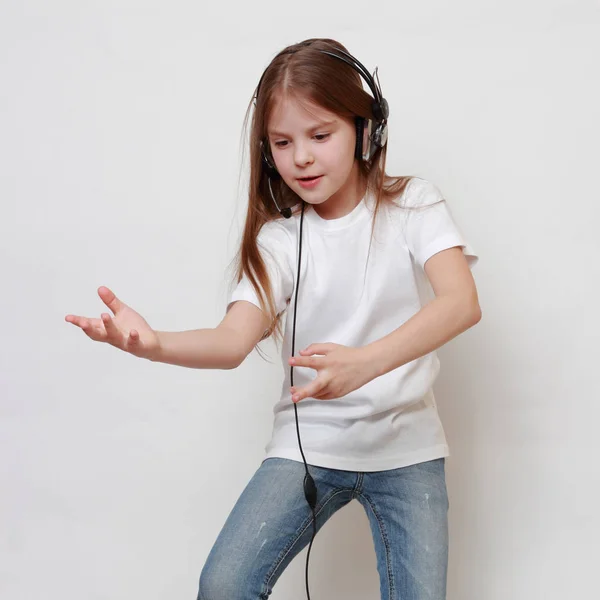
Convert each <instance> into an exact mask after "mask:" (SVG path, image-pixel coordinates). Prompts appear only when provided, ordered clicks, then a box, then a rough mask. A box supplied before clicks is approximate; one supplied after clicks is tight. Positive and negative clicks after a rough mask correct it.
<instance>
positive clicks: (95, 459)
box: [0, 0, 600, 600]
mask: <svg viewBox="0 0 600 600" xmlns="http://www.w3.org/2000/svg"><path fill="white" fill-rule="evenodd" d="M308 37H332V38H335V39H338V40H339V41H341V42H342V43H343V44H345V45H346V46H347V48H348V49H349V51H350V52H351V53H353V54H355V55H356V56H357V57H358V58H359V60H361V62H363V63H364V64H365V65H366V66H367V68H369V70H370V71H371V72H372V71H373V70H374V68H375V66H378V67H379V76H380V81H381V86H382V89H383V92H384V95H385V97H386V98H387V99H388V101H389V103H390V110H391V114H390V138H389V153H388V166H387V170H388V172H389V173H391V174H412V175H418V176H420V177H424V178H426V179H428V180H430V181H432V182H433V183H435V184H436V185H437V186H438V187H439V188H440V189H441V190H442V191H443V192H444V194H445V195H446V198H447V199H448V202H449V203H450V205H451V208H452V211H453V214H454V216H455V218H456V220H457V222H458V223H459V226H460V228H461V229H462V230H463V231H464V233H465V234H466V236H467V238H468V239H469V241H470V242H471V244H472V245H473V247H474V248H475V249H476V250H477V252H478V253H479V255H480V262H479V264H478V265H477V267H476V269H475V271H474V275H475V277H476V281H477V284H478V289H479V294H480V301H481V306H482V309H483V319H482V321H481V322H480V323H479V324H478V325H477V326H476V327H475V328H473V329H471V330H469V331H467V332H466V333H464V334H463V335H462V336H459V337H458V338H456V339H455V340H453V341H451V342H450V343H448V344H447V345H446V346H445V347H443V348H442V349H441V350H440V351H439V355H440V359H441V363H442V370H441V374H440V377H439V379H438V381H437V383H436V387H435V391H436V398H437V401H438V405H439V410H440V414H441V417H442V421H443V423H444V427H445V430H446V434H447V437H448V441H449V443H450V449H451V453H452V454H451V456H450V457H449V458H448V459H447V464H446V467H447V482H448V489H449V496H450V513H449V518H450V537H451V546H450V565H449V576H448V599H449V600H481V599H483V598H485V599H486V600H505V599H507V598H510V599H511V600H559V599H560V600H562V599H563V598H584V597H585V598H591V597H592V596H593V595H594V594H596V593H597V589H598V584H597V582H596V573H595V568H596V563H597V560H598V557H599V556H600V548H599V546H600V543H599V542H598V540H599V539H600V517H599V516H598V512H597V511H596V504H597V500H598V492H599V491H600V474H599V469H598V465H597V458H598V453H599V451H600V443H599V441H598V436H597V431H598V422H599V420H600V408H599V401H600V383H599V374H598V367H597V362H598V340H599V338H600V336H599V329H600V328H599V324H600V323H599V317H598V308H597V306H598V281H599V275H600V272H599V267H598V257H599V255H600V243H599V236H598V221H599V217H600V209H599V201H600V194H599V191H598V182H597V172H598V165H599V163H600V160H599V159H600V156H599V150H598V139H599V134H600V118H599V114H598V106H600V89H599V82H598V81H599V80H598V56H599V55H600V6H599V5H598V2H592V1H591V0H590V1H573V0H569V1H567V0H562V1H558V0H547V1H544V2H543V1H541V0H538V1H523V0H520V1H518V2H517V1H514V0H513V1H511V2H482V1H481V0H479V1H475V0H470V1H468V0H456V1H455V2H442V1H440V0H435V1H428V2H403V1H398V0H395V1H389V0H388V1H384V2H377V3H374V4H373V3H372V4H369V3H362V2H350V1H348V0H337V1H331V2H327V3H323V2H315V1H314V0H306V1H304V2H301V3H284V2H277V1H273V2H247V3H245V2H235V3H234V2H219V3H211V4H209V5H203V4H202V3H199V2H169V3H167V2H155V1H153V2H148V1H145V2H134V1H132V0H119V1H118V2H116V1H114V0H113V1H108V2H107V1H103V2H100V1H95V2H85V3H82V2H75V1H74V0H72V1H70V2H67V1H66V0H60V1H59V0H57V1H55V2H52V3H45V2H32V1H27V2H17V1H8V0H4V1H3V2H2V4H1V5H0V81H1V84H0V85H1V88H0V89H1V92H0V130H1V131H0V201H1V208H2V210H1V218H0V260H1V271H0V274H1V279H0V286H1V293H0V310H1V322H2V328H1V329H2V333H1V339H2V343H1V344H0V361H1V362H0V386H1V387H0V411H1V413H0V443H1V449H0V450H1V451H0V469H1V492H0V531H1V532H2V534H1V535H0V596H1V597H2V598H3V600H30V599H31V598H45V599H52V600H54V599H56V600H79V599H80V598H86V599H88V600H100V599H102V600H104V599H110V600H125V599H127V600H129V599H131V598H144V599H145V600H163V599H164V600H167V599H168V600H173V599H175V598H178V599H184V598H187V599H191V598H195V597H196V593H197V582H198V576H199V574H200V571H201V568H202V565H203V563H204V560H205V558H206V556H207V555H208V552H209V551H210V548H211V546H212V544H213V542H214V540H215V538H216V536H217V534H218V532H219V531H220V529H221V527H222V525H223V523H224V521H225V518H226V517H227V515H228V513H229V511H230V510H231V508H232V506H233V504H234V502H235V501H236V500H237V498H238V496H239V494H240V493H241V491H242V489H243V488H244V487H245V485H246V483H247V481H248V480H249V478H250V477H251V476H252V475H253V473H254V472H255V470H256V469H257V468H258V466H259V464H260V461H261V460H262V456H263V451H264V446H265V444H266V443H267V441H268V439H269V436H270V433H271V425H272V406H273V404H274V402H275V401H276V398H277V394H278V391H279V388H280V382H281V378H282V377H283V370H282V367H281V365H280V364H279V357H278V354H277V351H276V348H275V346H274V345H273V344H272V343H271V342H267V343H266V344H263V345H262V348H263V349H264V350H265V352H267V354H268V356H269V357H270V359H271V361H272V362H271V363H269V362H265V361H264V360H263V359H261V357H260V356H259V355H258V354H257V353H256V352H254V353H253V354H252V355H250V356H249V358H248V359H247V360H246V361H245V362H244V363H243V364H242V366H240V367H239V368H238V369H236V370H233V371H206V370H202V371H199V370H191V369H185V368H181V367H176V366H170V365H164V364H155V363H149V362H147V361H143V360H140V359H137V358H135V357H133V356H130V355H127V354H125V353H123V352H120V351H118V350H115V349H114V348H113V347H111V346H107V345H101V344H97V343H93V342H91V341H90V340H89V339H88V338H87V337H86V336H85V335H84V334H83V333H82V332H81V331H80V330H78V329H77V328H75V327H74V326H73V325H71V324H69V323H66V322H65V321H64V317H65V315H66V314H69V313H75V314H82V315H86V316H96V317H97V316H99V315H100V313H101V312H104V311H105V310H106V307H105V306H104V305H103V303H102V302H101V301H100V299H99V297H98V296H97V293H96V290H97V288H98V287H99V286H100V285H106V286H108V287H110V288H111V289H113V291H114V292H115V293H116V294H117V295H118V296H119V297H120V298H121V299H122V300H123V301H125V302H126V303H128V304H130V305H131V306H132V307H133V308H135V309H136V310H138V311H139V312H141V314H142V315H143V316H144V317H145V318H146V319H147V320H148V321H149V323H150V324H151V325H152V326H153V327H155V328H156V329H159V330H183V329H196V328H201V327H214V326H216V325H217V324H218V323H219V321H220V320H221V318H222V317H223V315H224V311H225V306H226V302H227V292H228V283H229V282H228V280H227V278H226V277H227V275H230V274H231V272H230V271H228V270H227V268H228V265H229V263H230V261H231V260H232V258H233V255H234V252H235V250H236V247H237V243H238V234H239V231H240V227H241V225H242V223H243V218H244V215H245V207H246V195H245V187H244V173H243V171H242V175H241V178H240V169H241V164H240V163H241V153H240V136H241V130H242V121H243V118H244V114H245V110H246V108H247V106H248V103H249V102H250V99H251V96H252V93H253V90H254V88H255V86H256V84H257V82H258V79H259V77H260V75H261V73H262V72H263V69H264V68H265V67H266V66H267V64H268V63H269V61H270V60H271V59H272V58H273V56H274V55H275V54H276V53H277V52H278V51H279V50H280V49H281V48H283V47H284V46H286V45H288V44H291V43H294V42H298V41H300V40H302V39H305V38H308ZM314 341H315V342H322V341H327V340H314ZM301 410H302V409H301V406H299V414H300V419H301ZM299 485H300V482H299ZM305 560H306V550H304V551H303V552H302V553H301V554H300V555H299V556H298V557H297V558H296V559H295V560H294V562H293V563H292V564H291V565H290V567H289V568H288V570H287V571H286V572H285V573H284V574H283V576H282V577H281V579H280V581H279V582H278V583H277V585H276V587H275V590H274V593H273V596H272V597H273V599H274V600H300V599H303V598H305V597H306V594H305V589H304V567H305ZM310 582H311V596H312V598H313V600H318V599H320V598H321V599H322V598H344V599H345V600H359V599H360V600H362V599H365V598H373V599H375V598H378V597H379V581H378V576H377V573H376V568H375V553H374V548H373V543H372V540H371V537H370V532H369V527H368V522H367V518H366V515H365V514H364V512H363V510H362V508H361V507H360V505H359V504H358V503H356V502H353V503H352V504H351V505H350V506H348V507H346V508H345V509H343V510H342V511H341V512H340V513H337V514H336V515H335V516H334V517H333V518H332V519H331V521H330V522H329V523H327V525H326V526H325V528H324V529H323V530H322V532H321V533H320V534H319V536H317V538H316V539H315V543H314V546H313V550H312V552H311V561H310Z"/></svg>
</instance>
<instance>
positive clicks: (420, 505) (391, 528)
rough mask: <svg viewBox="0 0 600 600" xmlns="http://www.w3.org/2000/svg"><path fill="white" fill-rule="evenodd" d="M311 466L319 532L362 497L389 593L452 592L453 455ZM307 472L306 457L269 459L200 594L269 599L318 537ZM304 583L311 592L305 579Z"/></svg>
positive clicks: (216, 551) (238, 507) (403, 599)
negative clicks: (379, 464)
mask: <svg viewBox="0 0 600 600" xmlns="http://www.w3.org/2000/svg"><path fill="white" fill-rule="evenodd" d="M308 470H309V472H310V474H311V475H312V476H313V478H314V480H315V484H316V486H317V494H318V495H317V505H316V507H315V514H316V518H317V531H318V530H319V529H320V528H321V527H322V526H323V525H324V524H325V523H326V521H327V520H328V519H329V517H331V516H332V515H333V514H334V513H335V512H336V511H337V510H339V509H340V508H342V507H343V506H345V505H346V504H348V503H349V502H350V501H351V500H353V499H356V500H358V502H360V503H361V504H362V506H363V507H364V508H365V511H366V513H367V517H368V519H369V522H370V526H371V533H372V535H373V542H374V545H375V552H376V557H377V571H378V573H379V579H380V591H381V599H382V600H426V599H427V600H445V598H446V574H447V566H448V520H447V515H448V496H447V493H446V479H445V459H444V458H439V459H436V460H431V461H426V462H422V463H418V464H415V465H410V466H408V467H401V468H399V469H390V470H386V471H373V472H355V471H340V470H336V469H327V468H324V467H315V466H312V465H310V464H309V466H308ZM304 473H305V468H304V463H303V462H298V461H294V460H288V459H284V458H267V459H266V460H264V461H263V462H262V464H261V465H260V467H259V468H258V470H257V471H256V472H255V473H254V475H253V477H252V478H251V480H250V482H249V483H248V485H247V486H246V488H245V489H244V491H243V492H242V494H241V496H240V498H239V499H238V501H237V502H236V504H235V506H234V507H233V509H232V511H231V513H230V514H229V516H228V518H227V520H226V522H225V525H224V526H223V529H222V530H221V532H220V534H219V536H218V537H217V540H216V541H215V544H214V546H213V548H212V550H211V551H210V553H209V555H208V557H207V559H206V563H205V565H204V568H203V569H202V573H201V575H200V582H199V591H198V600H265V599H266V598H267V597H268V596H269V594H271V591H272V589H273V586H274V585H275V583H276V581H277V579H278V578H279V577H280V575H281V574H282V573H283V571H284V569H285V568H286V567H287V566H288V565H289V564H290V562H291V561H292V559H293V558H294V557H295V556H296V555H297V554H298V553H299V552H300V551H301V550H302V549H303V548H305V547H306V546H307V545H308V544H309V542H310V539H311V536H312V532H313V525H312V520H313V517H312V511H311V509H310V506H309V505H308V503H307V502H306V499H305V497H304V491H303V485H302V482H303V479H304ZM318 538H319V536H316V537H315V541H314V544H315V545H316V544H317V543H318ZM310 564H311V563H310V561H309V582H310ZM298 585H299V586H302V589H303V591H304V594H305V595H306V588H305V582H304V578H302V581H298Z"/></svg>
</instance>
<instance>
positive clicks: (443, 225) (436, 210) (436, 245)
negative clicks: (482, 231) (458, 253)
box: [403, 178, 479, 269]
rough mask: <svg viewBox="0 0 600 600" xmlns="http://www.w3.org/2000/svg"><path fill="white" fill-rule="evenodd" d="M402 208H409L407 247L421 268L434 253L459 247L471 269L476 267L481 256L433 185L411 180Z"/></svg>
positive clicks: (407, 213)
mask: <svg viewBox="0 0 600 600" xmlns="http://www.w3.org/2000/svg"><path fill="white" fill-rule="evenodd" d="M403 206H406V207H407V210H406V216H405V238H406V244H407V246H408V249H409V251H410V253H411V254H412V256H413V257H414V258H415V260H416V262H417V263H418V264H419V265H421V267H424V266H425V263H426V262H427V260H428V259H430V258H431V257H432V256H433V255H434V254H437V253H438V252H441V251H442V250H446V249H448V248H454V247H456V246H460V247H461V248H462V250H463V253H464V255H465V257H466V258H467V262H468V263H469V267H470V268H471V269H472V268H473V267H474V266H475V265H476V264H477V262H478V261H479V256H478V255H477V254H476V253H475V251H474V249H473V248H472V247H471V245H470V244H469V242H468V241H467V240H466V239H465V237H464V235H463V234H462V232H461V231H460V229H459V228H458V226H457V224H456V222H455V221H454V219H453V217H452V213H451V211H450V207H449V206H448V202H447V201H446V200H445V198H444V196H443V195H442V193H441V192H440V190H439V189H438V188H437V187H436V186H435V185H434V184H432V183H430V182H429V181H426V180H425V179H421V178H414V179H412V180H411V181H410V182H409V184H408V185H407V187H406V189H405V201H404V202H403Z"/></svg>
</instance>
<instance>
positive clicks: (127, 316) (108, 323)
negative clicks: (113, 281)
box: [65, 287, 160, 360]
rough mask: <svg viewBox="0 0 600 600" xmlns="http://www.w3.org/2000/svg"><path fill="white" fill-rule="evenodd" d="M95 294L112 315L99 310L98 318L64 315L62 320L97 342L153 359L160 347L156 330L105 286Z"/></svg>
mask: <svg viewBox="0 0 600 600" xmlns="http://www.w3.org/2000/svg"><path fill="white" fill-rule="evenodd" d="M98 295H99V296H100V298H101V299H102V301H103V302H104V304H106V306H108V308H110V310H111V311H112V312H113V314H114V315H115V316H114V318H113V317H111V316H110V315H109V314H108V313H102V315H101V318H100V319H90V318H87V317H79V316H77V315H67V316H66V317H65V321H67V322H68V323H73V325H77V326H78V327H80V328H81V329H82V330H83V332H84V333H85V334H86V335H87V336H88V337H89V338H90V339H92V340H94V341H96V342H107V343H108V344H110V345H111V346H115V347H116V348H120V349H121V350H124V351H125V352H129V353H130V354H133V355H135V356H139V357H140V358H148V359H151V360H152V359H153V358H154V357H155V356H156V354H157V352H158V350H159V346H160V342H159V339H158V335H157V333H156V332H155V331H154V330H153V329H152V328H151V327H150V325H148V323H147V322H146V321H145V319H144V318H143V317H142V316H141V315H140V314H138V313H137V312H135V310H133V309H132V308H130V307H129V306H127V304H125V303H124V302H121V300H119V299H118V298H117V297H116V296H115V295H114V294H113V293H112V292H111V290H109V289H108V288H107V287H99V288H98Z"/></svg>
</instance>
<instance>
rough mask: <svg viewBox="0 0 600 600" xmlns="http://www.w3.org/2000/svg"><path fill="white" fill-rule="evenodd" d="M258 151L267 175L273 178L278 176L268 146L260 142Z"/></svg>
mask: <svg viewBox="0 0 600 600" xmlns="http://www.w3.org/2000/svg"><path fill="white" fill-rule="evenodd" d="M260 152H261V155H262V161H263V166H264V168H265V171H266V172H267V175H268V176H269V177H272V178H273V179H275V178H277V177H279V171H278V170H277V167H276V166H275V161H274V160H273V158H272V157H271V153H270V152H269V149H268V147H266V145H265V144H264V143H263V142H261V143H260Z"/></svg>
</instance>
